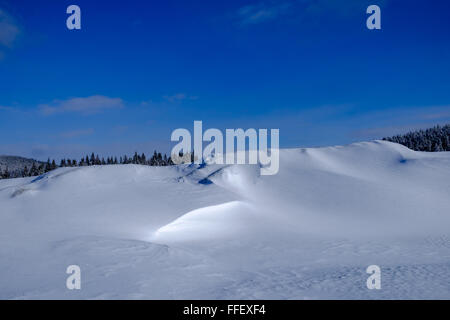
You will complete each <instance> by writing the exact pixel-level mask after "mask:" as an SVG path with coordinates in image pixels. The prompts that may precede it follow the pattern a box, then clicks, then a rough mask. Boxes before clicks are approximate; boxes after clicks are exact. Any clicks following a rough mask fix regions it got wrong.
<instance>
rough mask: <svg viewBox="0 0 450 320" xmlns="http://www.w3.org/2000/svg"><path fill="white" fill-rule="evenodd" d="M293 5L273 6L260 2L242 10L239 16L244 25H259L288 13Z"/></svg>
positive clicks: (278, 4)
mask: <svg viewBox="0 0 450 320" xmlns="http://www.w3.org/2000/svg"><path fill="white" fill-rule="evenodd" d="M291 5H292V4H291V3H290V2H284V3H271V4H267V3H264V2H260V3H257V4H254V5H247V6H244V7H242V8H240V9H239V10H238V11H237V16H238V18H239V20H240V23H241V24H242V25H250V24H258V23H261V22H265V21H268V20H273V19H276V18H277V17H279V16H281V15H284V14H286V13H288V12H289V9H290V7H291Z"/></svg>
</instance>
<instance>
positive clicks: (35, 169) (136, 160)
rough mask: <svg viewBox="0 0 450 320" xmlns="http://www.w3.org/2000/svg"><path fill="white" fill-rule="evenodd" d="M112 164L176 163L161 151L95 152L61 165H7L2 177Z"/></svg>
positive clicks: (35, 163)
mask: <svg viewBox="0 0 450 320" xmlns="http://www.w3.org/2000/svg"><path fill="white" fill-rule="evenodd" d="M112 164H141V165H146V166H171V165H173V164H174V163H173V162H172V159H171V158H170V157H167V155H166V154H164V155H162V154H161V153H159V152H156V151H155V152H154V153H153V155H152V156H151V157H150V158H147V157H146V156H145V154H144V153H142V154H141V155H139V154H138V153H137V152H135V153H134V155H133V156H132V157H128V156H127V155H125V156H123V157H119V158H117V157H107V158H106V159H105V158H103V157H102V158H100V157H99V156H98V154H97V155H95V154H94V153H92V154H91V155H90V156H86V157H83V158H81V159H80V160H79V161H77V160H76V159H61V162H60V163H59V165H57V164H56V161H55V160H52V161H50V159H48V160H47V162H46V163H42V162H41V163H39V162H33V164H32V166H31V168H28V167H27V166H24V168H23V169H18V170H15V171H9V170H8V168H7V167H6V169H5V170H1V169H0V179H8V178H21V177H34V176H39V175H41V174H44V173H46V172H49V171H52V170H55V169H56V168H64V167H84V166H94V165H96V166H101V165H112Z"/></svg>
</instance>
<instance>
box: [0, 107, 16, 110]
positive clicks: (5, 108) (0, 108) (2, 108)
mask: <svg viewBox="0 0 450 320" xmlns="http://www.w3.org/2000/svg"><path fill="white" fill-rule="evenodd" d="M0 111H14V108H13V107H8V106H0Z"/></svg>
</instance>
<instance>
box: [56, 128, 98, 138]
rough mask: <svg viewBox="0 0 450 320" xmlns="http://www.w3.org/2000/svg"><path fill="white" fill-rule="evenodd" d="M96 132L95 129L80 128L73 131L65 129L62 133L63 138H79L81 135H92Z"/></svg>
mask: <svg viewBox="0 0 450 320" xmlns="http://www.w3.org/2000/svg"><path fill="white" fill-rule="evenodd" d="M92 134H94V129H92V128H89V129H80V130H72V131H65V132H62V133H61V134H60V136H61V137H62V138H77V137H81V136H90V135H92Z"/></svg>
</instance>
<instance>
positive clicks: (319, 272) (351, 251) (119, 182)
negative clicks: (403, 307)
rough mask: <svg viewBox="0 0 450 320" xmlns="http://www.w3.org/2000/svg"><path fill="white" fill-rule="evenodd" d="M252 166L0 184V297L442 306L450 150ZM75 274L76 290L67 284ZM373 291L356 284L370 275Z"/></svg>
mask: <svg viewBox="0 0 450 320" xmlns="http://www.w3.org/2000/svg"><path fill="white" fill-rule="evenodd" d="M259 172H260V170H259V167H257V166H255V165H233V166H221V165H206V166H197V165H181V166H175V167H146V166H138V165H120V166H100V167H95V166H94V167H85V168H64V169H58V170H55V171H54V172H50V173H48V174H46V175H44V176H41V177H38V178H26V179H11V180H1V181H0V203H1V211H0V257H1V260H0V298H3V299H15V298H18V299H27V298H63V299H71V298H89V299H108V298H123V299H130V298H131V299H133V298H137V299H141V298H150V299H172V298H186V299H197V298H213V299H233V298H236V299H239V298H244V299H251V298H263V299H265V298H275V299H303V298H306V299H321V298H331V299H341V298H357V299H377V298H409V299H410V298H447V299H448V298H450V281H449V280H450V197H449V194H450V153H448V152H441V153H422V152H414V151H411V150H409V149H407V148H405V147H403V146H400V145H397V144H394V143H390V142H384V141H374V142H363V143H356V144H352V145H348V146H337V147H327V148H310V149H283V150H280V170H279V173H278V174H277V175H274V176H260V175H259ZM69 264H78V265H79V266H80V267H81V270H82V290H75V291H70V290H67V289H66V288H65V279H66V277H67V275H66V274H65V268H66V267H67V266H68V265H69ZM371 264H377V265H379V266H380V267H381V269H382V279H383V280H382V290H376V291H372V290H368V289H367V288H366V286H365V283H366V279H367V277H368V275H367V274H366V273H365V269H366V267H367V266H368V265H371Z"/></svg>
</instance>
